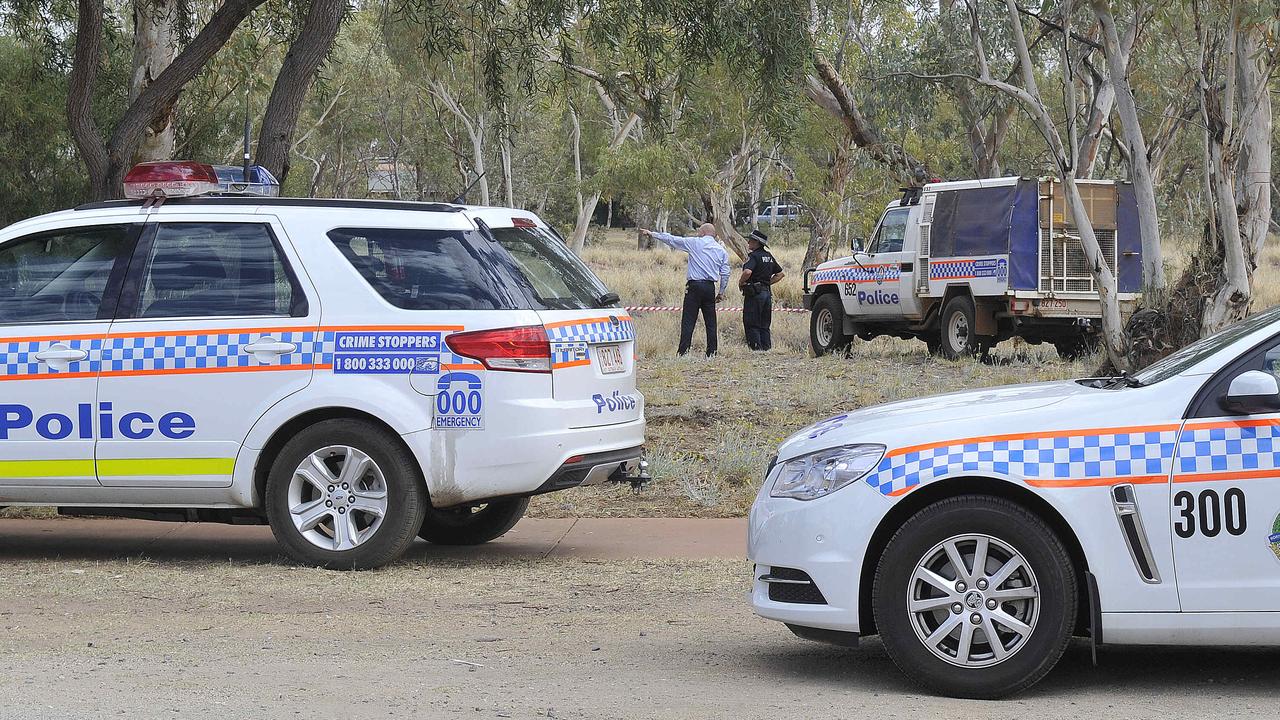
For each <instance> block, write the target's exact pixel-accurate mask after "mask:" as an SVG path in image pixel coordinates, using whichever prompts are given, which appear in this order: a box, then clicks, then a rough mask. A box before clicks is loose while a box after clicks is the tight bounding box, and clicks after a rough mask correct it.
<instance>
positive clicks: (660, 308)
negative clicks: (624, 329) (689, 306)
mask: <svg viewBox="0 0 1280 720" xmlns="http://www.w3.org/2000/svg"><path fill="white" fill-rule="evenodd" d="M682 309H683V308H679V307H676V306H674V305H636V306H633V307H628V308H626V311H627V312H634V313H646V312H680V311H681V310H682ZM716 311H717V312H742V308H740V307H717V308H716ZM773 311H774V312H789V313H807V312H809V311H808V310H805V309H804V308H789V307H776V308H774V309H773Z"/></svg>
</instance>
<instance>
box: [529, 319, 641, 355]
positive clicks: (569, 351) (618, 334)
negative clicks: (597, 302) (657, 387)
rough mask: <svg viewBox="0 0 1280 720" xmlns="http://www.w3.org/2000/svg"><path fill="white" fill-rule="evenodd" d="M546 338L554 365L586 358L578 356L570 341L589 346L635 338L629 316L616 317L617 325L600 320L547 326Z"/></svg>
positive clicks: (576, 349) (577, 351)
mask: <svg viewBox="0 0 1280 720" xmlns="http://www.w3.org/2000/svg"><path fill="white" fill-rule="evenodd" d="M547 339H549V340H550V341H551V347H552V352H551V364H552V365H553V366H554V365H558V364H561V363H567V362H574V361H576V360H584V359H586V358H584V357H581V356H579V350H578V348H575V347H574V346H573V345H572V343H587V345H588V346H590V345H604V344H608V343H621V342H628V341H631V340H635V339H636V333H635V327H634V326H633V325H632V324H631V318H618V324H617V325H614V324H613V323H611V322H609V321H608V320H601V321H595V322H582V323H577V324H575V325H562V326H560V327H553V328H548V329H547ZM557 344H559V345H557Z"/></svg>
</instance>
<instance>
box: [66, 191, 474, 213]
mask: <svg viewBox="0 0 1280 720" xmlns="http://www.w3.org/2000/svg"><path fill="white" fill-rule="evenodd" d="M144 202H145V200H142V199H138V200H105V201H102V202H92V203H86V204H84V205H80V206H77V207H76V210H102V209H107V208H120V207H141V206H142V205H143V203H144ZM164 204H165V206H166V207H171V206H174V205H228V206H241V205H259V206H265V207H313V208H344V209H350V210H410V211H416V212H432V213H457V212H462V211H463V208H461V207H458V206H457V205H449V204H446V203H433V202H413V201H410V200H350V199H344V198H294V197H290V198H272V197H258V196H247V195H198V196H195V197H182V198H168V199H166V200H165V203H164Z"/></svg>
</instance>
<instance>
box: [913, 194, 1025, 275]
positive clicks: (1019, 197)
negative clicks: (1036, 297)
mask: <svg viewBox="0 0 1280 720" xmlns="http://www.w3.org/2000/svg"><path fill="white" fill-rule="evenodd" d="M1038 198H1039V190H1038V189H1037V184H1036V182H1035V181H1034V180H1019V181H1018V183H1017V184H1016V185H1003V186H999V187H985V188H972V189H969V190H951V191H948V192H941V193H938V199H937V200H936V201H935V204H934V207H933V228H932V229H931V231H930V235H929V242H930V251H929V254H930V255H931V256H932V257H935V258H945V257H973V256H978V255H1005V254H1007V255H1009V286H1010V287H1012V288H1015V289H1018V290H1035V289H1036V288H1037V287H1038V286H1039V282H1040V280H1039V278H1040V271H1039V265H1038V258H1039V253H1040V239H1039V227H1038V225H1037V207H1038Z"/></svg>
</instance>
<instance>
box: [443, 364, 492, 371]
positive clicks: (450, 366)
mask: <svg viewBox="0 0 1280 720" xmlns="http://www.w3.org/2000/svg"><path fill="white" fill-rule="evenodd" d="M440 369H442V370H483V369H484V364H483V363H447V364H442V365H441V366H440Z"/></svg>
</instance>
